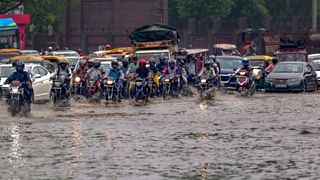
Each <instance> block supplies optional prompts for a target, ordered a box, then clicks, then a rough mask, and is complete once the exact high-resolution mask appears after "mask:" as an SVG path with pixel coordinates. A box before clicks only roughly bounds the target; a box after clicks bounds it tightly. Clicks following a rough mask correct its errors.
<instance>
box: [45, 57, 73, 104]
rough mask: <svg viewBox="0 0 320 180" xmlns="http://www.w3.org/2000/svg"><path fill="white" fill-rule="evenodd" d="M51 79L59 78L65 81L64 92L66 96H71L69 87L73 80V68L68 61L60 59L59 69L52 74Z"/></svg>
mask: <svg viewBox="0 0 320 180" xmlns="http://www.w3.org/2000/svg"><path fill="white" fill-rule="evenodd" d="M50 79H53V80H55V79H58V80H61V81H62V82H63V88H62V94H64V96H65V97H66V98H68V97H69V95H70V93H69V89H70V80H71V70H70V69H69V68H68V62H67V61H64V60H62V61H59V63H58V69H57V70H55V72H54V73H53V74H52V75H51V77H50Z"/></svg>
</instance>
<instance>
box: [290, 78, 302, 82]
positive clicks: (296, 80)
mask: <svg viewBox="0 0 320 180" xmlns="http://www.w3.org/2000/svg"><path fill="white" fill-rule="evenodd" d="M297 82H300V79H298V78H294V79H288V83H297Z"/></svg>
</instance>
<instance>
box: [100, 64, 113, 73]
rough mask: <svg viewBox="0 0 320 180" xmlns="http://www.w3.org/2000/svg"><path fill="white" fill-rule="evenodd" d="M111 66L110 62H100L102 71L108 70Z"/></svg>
mask: <svg viewBox="0 0 320 180" xmlns="http://www.w3.org/2000/svg"><path fill="white" fill-rule="evenodd" d="M110 68H111V64H110V63H102V64H101V69H102V70H103V72H106V71H109V70H110Z"/></svg>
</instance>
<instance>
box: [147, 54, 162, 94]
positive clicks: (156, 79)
mask: <svg viewBox="0 0 320 180" xmlns="http://www.w3.org/2000/svg"><path fill="white" fill-rule="evenodd" d="M149 70H150V72H151V76H152V78H153V82H154V83H155V84H156V85H157V87H158V88H159V85H160V83H159V75H160V72H159V70H158V68H157V66H156V60H155V59H154V58H150V59H149Z"/></svg>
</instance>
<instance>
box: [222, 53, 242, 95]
mask: <svg viewBox="0 0 320 180" xmlns="http://www.w3.org/2000/svg"><path fill="white" fill-rule="evenodd" d="M242 59H243V58H242V57H240V56H216V60H217V61H218V62H219V63H220V67H221V72H220V85H221V86H222V87H225V88H227V89H230V90H235V89H236V86H237V79H236V77H235V76H233V74H234V72H235V71H236V70H237V69H239V68H240V67H241V65H242Z"/></svg>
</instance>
